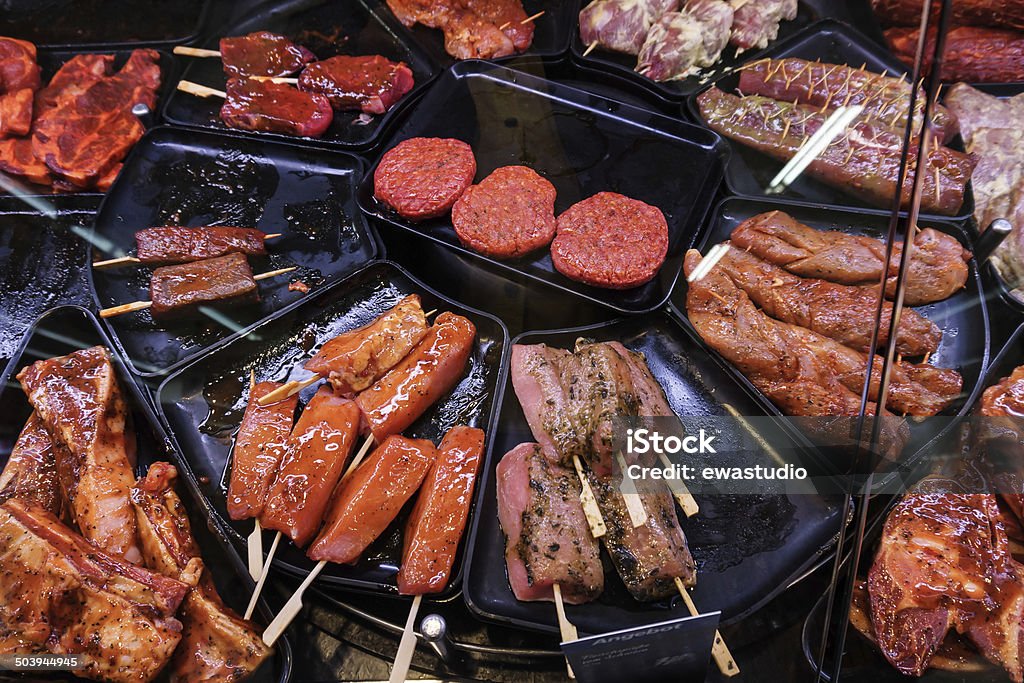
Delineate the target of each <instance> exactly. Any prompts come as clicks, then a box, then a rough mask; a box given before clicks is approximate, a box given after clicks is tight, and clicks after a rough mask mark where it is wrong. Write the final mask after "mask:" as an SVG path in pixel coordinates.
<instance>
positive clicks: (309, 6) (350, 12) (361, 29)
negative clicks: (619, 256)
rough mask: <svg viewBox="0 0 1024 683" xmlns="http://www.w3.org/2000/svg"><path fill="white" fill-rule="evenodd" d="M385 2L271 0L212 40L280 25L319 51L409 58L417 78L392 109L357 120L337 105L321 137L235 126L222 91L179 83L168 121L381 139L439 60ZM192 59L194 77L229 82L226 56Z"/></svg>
mask: <svg viewBox="0 0 1024 683" xmlns="http://www.w3.org/2000/svg"><path fill="white" fill-rule="evenodd" d="M389 14H390V12H389V11H388V10H387V8H386V7H378V6H376V4H375V3H374V2H372V0H351V1H350V2H335V1H333V0H291V1H289V2H284V3H281V2H266V3H263V4H261V5H259V6H258V7H256V8H255V9H253V10H252V11H250V12H247V13H246V14H245V17H244V19H242V20H241V21H240V22H239V23H237V24H234V25H231V26H227V27H226V28H224V29H223V31H222V32H221V35H218V36H216V37H215V38H214V39H211V40H210V41H209V42H208V43H207V45H206V47H208V48H210V49H213V50H216V49H218V41H219V40H220V38H221V37H223V36H234V35H244V34H246V33H251V32H253V31H273V32H274V33H281V34H284V35H287V36H289V37H290V38H292V40H294V41H295V42H297V43H299V44H300V45H303V46H305V47H307V48H309V49H310V50H312V51H313V52H314V53H315V54H316V56H317V57H318V58H320V59H327V58H328V57H333V56H335V55H339V54H343V55H373V54H379V55H383V56H384V57H387V58H388V59H391V60H395V61H402V62H405V63H406V64H408V65H409V68H410V69H412V72H413V76H414V78H415V80H416V85H415V87H414V88H413V89H412V91H410V92H409V93H407V94H406V95H405V96H404V97H403V98H402V99H401V101H399V102H398V103H396V104H395V106H393V107H392V108H391V109H390V110H389V111H388V112H387V113H386V114H383V115H381V116H374V117H373V118H372V119H371V121H370V122H369V123H366V124H362V123H359V122H358V119H359V116H360V114H359V112H351V111H345V112H335V113H334V121H333V122H332V123H331V127H330V128H328V129H327V132H326V133H324V135H323V136H322V137H320V138H307V137H296V136H289V135H280V134H277V133H264V132H261V133H252V132H249V131H242V130H235V129H232V128H228V127H227V126H226V125H224V123H223V122H222V121H221V119H220V108H221V105H222V104H223V102H224V101H223V100H221V99H220V98H216V97H207V98H204V97H196V96H195V95H190V94H188V93H184V92H180V91H175V92H174V94H173V95H172V96H171V98H170V100H169V101H168V103H167V107H166V109H165V110H164V116H165V118H166V119H167V121H168V123H173V124H176V125H181V126H193V127H201V128H211V129H214V130H220V131H227V132H230V133H232V134H234V135H245V136H250V135H256V136H260V137H268V138H273V139H279V140H291V141H301V142H302V143H303V144H312V145H320V146H329V147H341V148H346V149H365V148H368V147H371V146H372V145H374V144H376V142H377V140H378V139H379V136H380V135H381V134H382V132H383V131H384V130H385V129H386V128H387V127H389V126H390V125H391V122H392V121H393V120H394V118H395V117H396V116H397V115H398V114H399V112H400V111H401V110H402V109H404V108H405V106H406V105H408V104H409V103H410V102H412V101H413V100H414V99H415V98H416V97H417V95H418V93H419V92H420V91H422V90H423V89H424V88H425V87H426V86H427V85H428V84H429V83H430V82H431V81H432V80H433V78H434V76H435V75H436V74H437V72H438V70H439V67H438V66H437V64H436V63H434V61H433V60H431V59H430V57H428V56H427V54H426V53H425V52H424V51H422V50H421V49H419V48H418V47H416V46H415V45H414V44H410V41H408V40H406V39H405V36H404V35H403V31H404V29H403V28H402V26H401V24H399V23H398V22H397V21H396V20H395V19H394V17H391V16H388V15H389ZM183 59H186V60H188V62H189V63H188V67H187V68H186V69H185V72H184V76H183V78H184V79H185V80H188V81H193V82H195V83H200V84H202V85H206V86H209V87H211V88H216V89H217V90H224V84H225V81H226V78H225V76H224V69H223V66H222V64H221V61H220V60H219V59H209V58H205V59H204V58H187V57H186V58H183Z"/></svg>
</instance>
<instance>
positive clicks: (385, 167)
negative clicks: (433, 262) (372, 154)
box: [373, 138, 476, 221]
mask: <svg viewBox="0 0 1024 683" xmlns="http://www.w3.org/2000/svg"><path fill="white" fill-rule="evenodd" d="M475 175H476V159H475V158H474V157H473V150H472V149H471V148H470V146H469V145H467V144H466V143H465V142H462V141H461V140H454V139H451V138H409V139H408V140H403V141H402V142H400V143H398V144H397V145H395V146H394V147H392V148H391V149H389V150H388V151H387V152H386V153H385V154H384V156H383V157H381V160H380V163H379V164H378V165H377V170H376V171H374V172H373V196H374V197H376V198H377V199H378V200H379V201H380V202H382V203H383V204H384V205H385V206H388V207H389V208H391V209H394V210H395V212H397V213H398V215H400V216H402V217H403V218H407V219H409V220H412V221H420V220H425V219H427V218H436V217H437V216H443V215H444V214H446V213H447V212H448V210H449V209H451V208H452V206H453V205H454V204H455V202H456V200H457V199H458V198H459V197H461V196H462V193H463V192H465V191H466V188H468V187H469V186H470V184H472V182H473V177H474V176H475Z"/></svg>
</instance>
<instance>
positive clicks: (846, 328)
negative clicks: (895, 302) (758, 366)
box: [716, 242, 942, 357]
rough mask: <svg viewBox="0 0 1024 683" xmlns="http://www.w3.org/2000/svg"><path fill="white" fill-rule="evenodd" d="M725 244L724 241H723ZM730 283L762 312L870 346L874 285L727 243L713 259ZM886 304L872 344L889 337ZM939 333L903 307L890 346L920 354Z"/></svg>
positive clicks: (936, 345) (875, 300) (889, 311)
mask: <svg viewBox="0 0 1024 683" xmlns="http://www.w3.org/2000/svg"><path fill="white" fill-rule="evenodd" d="M726 244H729V243H728V242H726ZM716 267H718V268H722V269H724V270H725V272H726V273H728V274H729V277H730V278H731V279H732V280H733V282H735V283H736V285H737V286H738V287H739V288H740V289H742V290H743V291H744V292H746V293H747V296H749V297H750V300H751V301H753V302H754V304H755V305H756V306H757V307H758V308H760V309H761V310H762V311H764V312H765V313H767V314H768V315H770V316H771V317H773V318H775V319H776V320H781V321H783V322H787V323H792V324H794V325H799V326H801V327H806V328H807V329H809V330H812V331H814V332H817V333H819V334H821V335H824V336H826V337H829V338H831V339H834V340H836V341H838V342H841V343H843V344H845V345H846V346H849V347H850V348H852V349H856V350H858V351H865V352H866V351H868V350H870V348H871V333H872V331H873V329H874V327H875V312H876V310H877V306H878V288H877V287H871V286H865V285H841V284H837V283H834V282H829V281H827V280H818V279H815V278H802V277H800V276H798V275H793V274H792V273H790V272H789V271H787V270H785V269H783V268H780V267H779V266H776V265H773V264H771V263H769V262H768V261H765V260H763V259H761V258H758V257H757V256H755V255H754V254H752V253H750V252H747V251H744V250H742V249H737V248H730V249H729V250H728V251H727V252H726V253H725V256H723V257H722V258H721V259H719V261H718V265H717V266H716ZM891 316H892V304H891V303H890V302H888V301H886V302H884V304H883V309H882V318H881V328H880V330H879V335H878V345H879V346H880V347H884V346H885V344H886V342H887V341H888V339H889V323H890V320H891ZM941 340H942V332H941V331H940V330H939V328H938V327H937V326H936V325H935V324H934V323H933V322H931V321H930V320H928V319H927V318H925V317H924V316H922V315H920V314H919V313H916V312H915V311H912V310H910V309H904V310H903V315H902V318H901V319H900V328H899V333H898V334H897V335H896V350H897V352H898V353H900V354H902V355H904V356H910V357H913V356H923V355H924V354H926V353H934V352H935V351H937V350H938V348H939V342H940V341H941Z"/></svg>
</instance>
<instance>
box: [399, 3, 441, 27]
mask: <svg viewBox="0 0 1024 683" xmlns="http://www.w3.org/2000/svg"><path fill="white" fill-rule="evenodd" d="M387 3H388V8H390V9H391V11H392V12H394V13H395V17H396V18H397V19H398V20H399V21H400V22H402V25H403V26H406V27H408V28H412V27H413V26H415V25H416V24H423V25H424V26H426V27H428V28H441V27H443V26H444V23H445V21H446V19H447V17H448V14H449V13H450V12H451V7H452V4H451V2H448V1H447V0H387Z"/></svg>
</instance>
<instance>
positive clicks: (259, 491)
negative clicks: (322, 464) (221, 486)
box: [227, 382, 299, 520]
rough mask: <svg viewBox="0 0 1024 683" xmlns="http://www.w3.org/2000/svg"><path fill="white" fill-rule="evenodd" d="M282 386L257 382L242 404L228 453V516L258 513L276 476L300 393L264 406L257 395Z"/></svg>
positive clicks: (250, 515)
mask: <svg viewBox="0 0 1024 683" xmlns="http://www.w3.org/2000/svg"><path fill="white" fill-rule="evenodd" d="M281 386H282V385H281V384H279V383H277V382H260V383H259V384H256V385H255V386H253V387H252V389H251V390H250V392H249V403H248V404H246V406H245V414H244V415H242V424H241V426H240V427H239V428H238V435H237V436H236V437H235V448H234V451H233V452H232V455H231V479H230V481H229V482H228V500H227V508H228V515H229V516H230V517H231V519H235V520H241V519H249V518H250V517H259V515H260V514H261V513H262V512H263V506H264V505H265V504H266V502H267V492H268V490H269V489H270V485H271V483H272V482H273V481H274V478H275V477H276V476H277V471H278V468H279V467H280V465H281V460H282V458H283V457H284V454H285V451H286V448H287V442H288V436H289V434H290V433H291V431H292V422H293V421H294V419H295V408H296V406H298V403H299V396H298V394H294V395H292V396H289V397H287V398H283V399H281V400H280V401H276V402H274V403H271V404H270V405H266V406H261V405H260V404H259V399H260V398H262V397H264V396H266V395H267V394H269V393H270V392H272V391H275V390H276V389H279V388H280V387H281Z"/></svg>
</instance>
